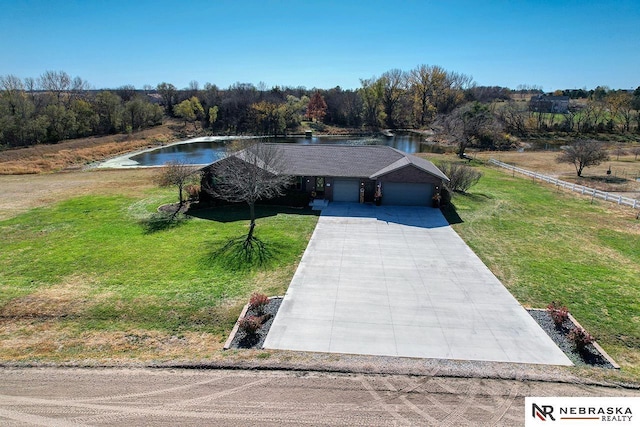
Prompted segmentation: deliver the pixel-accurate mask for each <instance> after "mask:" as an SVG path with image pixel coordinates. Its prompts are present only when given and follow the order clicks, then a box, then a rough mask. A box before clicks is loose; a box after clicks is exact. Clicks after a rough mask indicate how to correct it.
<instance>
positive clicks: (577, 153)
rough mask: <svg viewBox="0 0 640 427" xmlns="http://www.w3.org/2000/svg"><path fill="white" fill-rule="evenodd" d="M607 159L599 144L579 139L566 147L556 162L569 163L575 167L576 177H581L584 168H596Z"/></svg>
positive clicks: (607, 156) (605, 152)
mask: <svg viewBox="0 0 640 427" xmlns="http://www.w3.org/2000/svg"><path fill="white" fill-rule="evenodd" d="M608 159H609V155H608V154H607V151H606V150H605V149H604V146H603V144H602V143H601V142H598V141H594V140H586V139H581V140H578V141H576V142H574V143H573V144H571V145H570V146H568V147H566V148H565V149H564V151H563V152H562V154H560V155H559V156H558V157H557V158H556V161H557V162H558V163H571V164H572V165H573V166H575V168H576V173H577V174H578V176H582V171H583V170H584V168H586V167H589V166H597V165H599V164H600V163H602V162H604V161H605V160H608Z"/></svg>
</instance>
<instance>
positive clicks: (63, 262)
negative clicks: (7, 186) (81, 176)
mask: <svg viewBox="0 0 640 427" xmlns="http://www.w3.org/2000/svg"><path fill="white" fill-rule="evenodd" d="M95 193H96V194H92V195H85V196H82V197H76V198H71V199H68V200H65V201H62V202H60V203H58V204H55V205H53V206H49V207H44V208H36V209H32V210H30V211H28V212H26V213H24V214H21V215H18V216H15V217H14V218H11V219H8V220H4V221H0V360H4V361H8V360H14V361H15V360H22V361H25V360H27V361H29V360H54V361H69V360H77V359H98V360H114V359H119V358H136V359H169V358H176V357H177V358H187V359H188V358H203V357H205V358H206V357H211V355H212V353H215V352H216V351H218V350H219V349H220V348H221V347H222V343H223V342H224V340H225V339H226V338H227V335H228V333H229V332H230V331H231V328H232V327H233V324H234V323H235V320H236V319H237V316H238V314H239V313H240V310H241V308H242V306H243V305H244V304H245V303H246V302H247V301H248V298H249V296H250V295H251V293H252V292H255V291H260V292H264V293H267V294H269V295H281V294H283V293H284V291H285V290H286V288H287V286H288V284H289V281H290V279H291V277H292V275H293V273H294V272H295V268H296V265H297V263H298V261H299V258H300V257H301V255H302V253H303V251H304V249H305V247H306V244H307V242H308V239H309V237H310V235H311V233H312V232H313V228H314V227H315V224H316V221H317V217H316V216H315V215H309V214H301V213H306V212H301V211H294V210H287V209H284V208H275V207H264V208H258V211H257V213H258V215H259V216H260V218H259V219H258V220H257V227H256V235H257V236H258V237H259V238H261V239H262V240H263V241H264V242H265V243H266V244H267V247H268V248H269V250H270V258H269V259H268V260H267V261H266V263H265V264H264V265H262V266H257V265H253V266H245V267H243V266H239V265H238V264H237V263H234V262H233V260H228V259H224V257H221V256H220V255H219V254H217V251H218V250H219V249H220V248H221V247H222V246H223V245H224V244H225V243H226V242H227V241H228V240H229V239H231V238H234V237H238V236H241V235H243V234H245V233H246V231H247V228H248V219H247V213H248V208H247V207H244V206H239V207H226V208H219V209H217V210H213V211H209V212H206V213H203V214H202V216H203V217H206V218H210V219H202V218H190V219H183V220H180V221H177V222H166V221H162V220H160V221H157V219H158V218H157V217H158V214H157V213H156V212H155V210H156V208H157V207H158V206H159V205H161V204H163V203H167V202H172V201H174V199H175V197H176V195H175V194H174V193H175V191H172V190H158V189H148V190H146V191H145V192H144V193H143V194H141V195H139V196H138V197H131V196H124V195H117V194H116V195H108V196H104V195H100V194H99V189H96V192H95Z"/></svg>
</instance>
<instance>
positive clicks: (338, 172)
mask: <svg viewBox="0 0 640 427" xmlns="http://www.w3.org/2000/svg"><path fill="white" fill-rule="evenodd" d="M264 146H265V148H266V150H267V152H270V153H274V152H275V153H277V157H278V165H279V167H278V171H279V173H281V174H286V175H291V176H294V177H295V179H294V184H295V190H296V191H299V192H305V193H308V194H309V198H310V199H313V198H315V199H324V200H327V201H330V202H360V203H363V202H365V203H366V202H373V201H374V197H377V196H379V195H381V196H382V197H381V203H382V204H384V205H414V206H431V205H432V203H433V198H434V196H435V195H436V194H438V195H439V194H440V191H441V189H442V186H443V184H444V183H445V182H448V181H449V178H447V177H446V176H445V174H444V173H442V171H440V169H438V168H437V167H436V166H435V165H434V164H433V163H431V162H430V161H428V160H425V159H422V158H420V157H416V156H413V155H411V154H407V153H404V152H402V151H400V150H397V149H395V148H392V147H388V146H382V145H327V144H324V145H319V144H287V143H264ZM230 159H234V160H233V161H237V160H238V159H240V160H242V159H243V151H240V152H238V153H236V154H234V155H232V156H230V157H226V158H223V159H221V160H218V162H227V161H231V160H230ZM218 162H214V163H212V164H211V165H209V166H207V167H205V168H204V171H205V172H209V173H210V172H211V171H212V170H213V169H214V168H215V166H216V164H217V163H218ZM265 167H267V168H268V167H269V166H268V162H267V166H265ZM376 193H378V194H376Z"/></svg>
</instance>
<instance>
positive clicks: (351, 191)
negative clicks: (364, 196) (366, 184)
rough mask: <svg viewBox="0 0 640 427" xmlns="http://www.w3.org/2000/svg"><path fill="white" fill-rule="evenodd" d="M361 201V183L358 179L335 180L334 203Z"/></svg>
mask: <svg viewBox="0 0 640 427" xmlns="http://www.w3.org/2000/svg"><path fill="white" fill-rule="evenodd" d="M359 200H360V181H359V180H357V179H334V180H333V201H334V202H358V201H359Z"/></svg>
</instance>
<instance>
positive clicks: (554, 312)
mask: <svg viewBox="0 0 640 427" xmlns="http://www.w3.org/2000/svg"><path fill="white" fill-rule="evenodd" d="M547 313H549V316H551V319H553V323H555V324H556V326H562V324H563V323H564V321H565V320H567V319H568V318H569V309H568V308H567V307H565V306H564V305H562V304H560V303H557V302H555V301H552V302H551V304H549V305H548V306H547Z"/></svg>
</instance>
